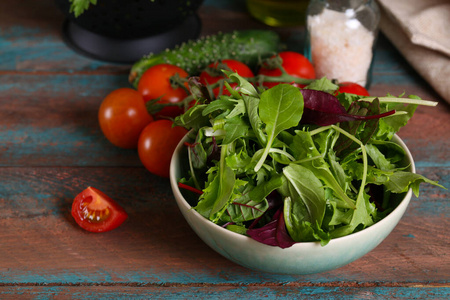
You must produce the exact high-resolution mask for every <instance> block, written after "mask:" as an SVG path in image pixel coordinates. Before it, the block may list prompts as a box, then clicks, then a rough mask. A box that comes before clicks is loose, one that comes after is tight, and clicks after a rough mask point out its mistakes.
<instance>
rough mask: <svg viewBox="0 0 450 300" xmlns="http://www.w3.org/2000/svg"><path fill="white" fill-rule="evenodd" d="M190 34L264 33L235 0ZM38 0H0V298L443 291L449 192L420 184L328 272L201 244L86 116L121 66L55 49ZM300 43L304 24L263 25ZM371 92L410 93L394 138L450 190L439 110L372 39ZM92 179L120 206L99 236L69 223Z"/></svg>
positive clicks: (449, 135)
mask: <svg viewBox="0 0 450 300" xmlns="http://www.w3.org/2000/svg"><path fill="white" fill-rule="evenodd" d="M199 15H200V17H201V19H202V23H203V29H202V35H208V34H213V33H216V32H217V31H230V30H233V29H246V28H267V27H265V25H262V24H261V23H259V22H257V21H255V20H253V19H251V18H250V17H249V15H248V14H247V12H246V10H245V6H243V1H237V0H236V1H213V0H210V1H205V3H204V5H203V6H202V7H201V9H200V11H199ZM63 21H64V17H63V15H62V14H61V13H60V12H59V11H58V10H57V8H56V7H55V5H54V2H53V1H51V0H41V1H33V0H22V1H1V2H0V180H1V181H0V299H35V298H39V299H41V298H42V299H48V298H51V299H53V298H57V299H68V298H70V299H91V298H92V299H111V298H126V299H146V298H168V299H186V298H194V297H195V298H204V299H213V298H223V299H228V298H231V299H237V298H239V299H259V298H268V299H292V298H299V299H303V298H310V299H392V298H404V299H448V298H449V297H450V290H449V289H450V258H449V245H450V243H449V241H450V239H449V234H448V230H449V228H450V222H449V215H450V208H449V198H450V197H449V192H448V190H443V189H439V188H436V187H434V186H430V185H422V186H421V190H420V196H419V198H417V197H413V199H412V201H411V204H410V206H409V207H408V209H407V211H406V213H405V215H404V217H403V218H402V220H401V221H400V223H399V225H398V226H397V227H396V228H395V229H394V231H393V232H392V233H391V234H390V235H389V236H388V238H387V239H386V240H385V241H383V242H382V243H381V244H380V245H379V246H378V247H377V248H376V249H374V250H373V251H372V252H370V253H369V254H367V255H365V256H364V257H362V258H361V259H359V260H357V261H355V262H353V263H351V264H349V265H347V266H345V267H342V268H340V269H337V270H334V271H330V272H325V273H320V274H314V275H308V276H294V275H277V274H269V273H261V272H255V271H252V270H248V269H245V268H243V267H241V266H239V265H236V264H234V263H232V262H230V261H228V260H226V259H225V258H223V257H222V256H220V255H219V254H217V253H216V252H214V251H213V250H211V249H210V248H209V247H208V246H206V244H204V243H203V242H202V241H201V240H200V239H199V238H198V237H197V236H196V235H195V233H194V232H193V231H192V230H191V229H190V228H189V226H188V225H187V223H186V222H185V221H184V219H183V217H182V215H181V213H180V212H179V211H178V208H177V206H176V203H175V200H174V198H173V195H172V193H171V190H170V185H169V182H168V180H167V179H164V178H159V177H157V176H154V175H152V174H150V173H149V172H148V171H146V170H145V169H144V168H143V167H142V165H141V163H140V162H139V158H138V156H137V153H136V151H135V150H123V149H118V148H116V147H114V146H112V145H111V144H110V143H109V142H108V141H107V140H106V139H105V138H104V137H103V135H102V133H101V131H100V128H99V126H98V123H97V122H98V121H97V112H98V107H99V105H100V103H101V101H102V99H103V97H104V96H105V95H106V94H107V93H109V92H110V91H112V90H113V89H116V88H119V87H127V86H129V84H128V82H127V76H128V71H129V68H130V66H129V65H123V64H113V63H106V62H101V61H95V60H92V59H89V58H86V57H83V56H81V55H79V54H77V53H76V52H74V51H73V50H72V49H70V48H68V47H67V46H66V44H65V43H64V42H63V40H62V37H61V27H62V23H63ZM276 30H277V31H278V32H279V33H280V35H281V36H282V37H283V38H284V39H285V40H286V42H287V43H288V44H290V45H292V47H293V48H295V47H298V48H300V46H301V43H302V34H303V33H304V28H301V27H299V28H289V29H286V28H284V29H276ZM373 72H374V73H373V82H372V85H371V87H370V92H371V94H372V95H385V94H386V93H388V92H389V93H391V94H401V93H404V92H405V93H406V94H416V95H419V96H420V97H422V98H424V99H428V100H433V101H438V102H439V105H438V106H437V107H419V108H418V109H417V112H416V114H415V115H414V117H413V119H412V120H411V121H410V123H409V124H408V125H407V126H406V127H405V128H403V129H401V131H400V133H399V136H400V137H401V138H402V139H403V140H404V141H405V143H406V144H407V146H408V147H409V149H410V151H411V152H412V154H413V157H414V159H415V163H416V167H417V172H418V173H421V174H423V175H425V176H427V177H428V178H430V179H433V180H438V181H439V182H440V183H441V184H443V185H445V186H446V187H450V174H449V173H450V156H449V149H450V123H449V121H450V119H449V116H450V108H449V105H448V104H447V103H446V102H445V101H443V100H442V99H440V98H439V96H437V94H436V93H435V92H434V91H433V90H432V89H431V88H430V87H429V85H428V84H427V83H426V82H424V81H423V80H422V79H421V78H420V77H419V76H418V75H417V73H416V72H415V71H414V70H413V69H412V68H411V67H410V66H409V65H408V64H407V63H406V62H405V60H404V59H403V58H402V57H401V55H400V54H399V53H398V52H397V51H396V49H395V48H394V47H393V46H392V44H391V43H390V42H389V41H388V40H387V39H386V38H385V37H383V36H380V38H379V40H378V43H377V48H376V57H375V64H374V69H373ZM87 186H95V187H97V188H98V189H100V190H102V191H104V192H105V193H106V194H108V195H110V196H111V197H113V198H114V199H116V200H117V202H119V203H120V204H121V205H122V206H123V207H124V208H125V210H126V211H127V212H128V214H129V219H128V220H127V221H126V223H124V224H123V225H122V226H121V227H119V228H117V229H116V230H114V231H111V232H107V233H104V234H93V233H88V232H86V231H83V230H82V229H80V228H79V227H78V226H77V225H76V223H75V222H74V220H73V218H72V217H71V215H70V208H71V203H72V201H73V198H74V197H75V196H76V194H78V193H79V192H80V191H82V190H83V189H84V188H86V187H87Z"/></svg>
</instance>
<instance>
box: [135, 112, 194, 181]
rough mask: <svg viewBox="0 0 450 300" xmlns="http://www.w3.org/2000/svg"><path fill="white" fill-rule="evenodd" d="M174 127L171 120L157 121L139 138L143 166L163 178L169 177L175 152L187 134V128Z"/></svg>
mask: <svg viewBox="0 0 450 300" xmlns="http://www.w3.org/2000/svg"><path fill="white" fill-rule="evenodd" d="M172 125H173V122H172V121H170V120H157V121H155V122H152V123H150V124H148V126H147V127H145V128H144V130H143V131H142V133H141V136H140V137H139V143H138V153H139V158H140V159H141V162H142V164H143V165H144V166H145V168H147V170H149V171H150V172H151V173H153V174H155V175H158V176H161V177H169V166H170V160H171V159H172V154H173V151H174V150H175V148H176V146H177V145H178V143H179V142H180V140H181V139H182V138H183V137H184V136H185V135H186V133H187V130H186V129H185V128H183V127H180V126H176V127H172Z"/></svg>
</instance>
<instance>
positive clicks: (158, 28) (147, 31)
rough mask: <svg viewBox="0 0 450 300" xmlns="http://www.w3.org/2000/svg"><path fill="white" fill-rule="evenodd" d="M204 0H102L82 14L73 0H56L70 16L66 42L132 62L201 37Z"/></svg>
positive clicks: (93, 54)
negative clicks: (72, 9) (200, 10)
mask: <svg viewBox="0 0 450 300" xmlns="http://www.w3.org/2000/svg"><path fill="white" fill-rule="evenodd" d="M202 2H203V0H189V1H182V0H154V1H151V0H98V1H97V4H96V5H90V6H89V9H87V10H86V11H84V13H83V14H81V15H80V16H78V17H75V15H74V14H73V13H70V12H69V10H70V2H69V0H56V4H57V6H58V7H59V8H60V9H61V10H62V12H63V13H64V14H65V16H66V21H65V23H64V27H63V33H64V38H65V41H66V43H67V44H68V45H69V46H70V47H72V48H73V49H74V50H76V51H78V52H81V53H82V54H84V55H86V56H89V57H92V58H96V59H100V60H105V61H112V62H122V63H132V62H135V61H137V60H138V59H140V58H141V57H142V56H144V55H146V54H148V53H150V52H153V53H157V52H160V51H163V50H164V49H166V48H172V47H174V46H175V45H177V44H181V43H182V42H184V41H186V40H188V39H194V38H197V37H198V35H199V34H200V29H201V22H200V19H199V18H198V16H197V14H196V11H197V9H198V8H199V7H200V5H201V4H202Z"/></svg>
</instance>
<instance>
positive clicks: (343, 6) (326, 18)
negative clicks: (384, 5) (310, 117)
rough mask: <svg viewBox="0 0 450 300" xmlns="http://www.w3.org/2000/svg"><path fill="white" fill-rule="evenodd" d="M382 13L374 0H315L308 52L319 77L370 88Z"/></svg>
mask: <svg viewBox="0 0 450 300" xmlns="http://www.w3.org/2000/svg"><path fill="white" fill-rule="evenodd" d="M379 21H380V12H379V8H378V6H377V4H376V3H375V1H374V0H330V1H328V0H312V1H311V2H310V4H309V6H308V10H307V18H306V23H307V24H306V25H307V39H306V49H305V55H306V56H307V57H308V58H309V59H310V60H311V62H312V63H313V65H314V68H315V70H316V76H317V78H322V77H327V78H328V79H335V80H337V81H338V82H344V81H351V82H356V83H358V84H360V85H362V86H365V87H368V86H369V84H370V79H371V73H372V61H373V54H374V46H375V41H376V38H377V35H378V25H379Z"/></svg>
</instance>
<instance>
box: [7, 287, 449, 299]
mask: <svg viewBox="0 0 450 300" xmlns="http://www.w3.org/2000/svg"><path fill="white" fill-rule="evenodd" d="M0 296H1V297H2V299H5V300H7V299H17V297H18V296H20V297H22V299H23V298H34V299H35V298H39V297H40V296H45V297H51V298H58V299H115V298H119V297H120V298H126V299H143V298H146V299H150V298H151V299H191V298H196V299H305V298H307V299H330V300H335V299H336V300H340V299H368V300H369V299H448V298H449V297H450V290H449V288H448V287H432V286H431V287H430V286H424V287H417V286H412V287H408V286H407V287H376V286H375V287H364V286H363V287H358V286H356V287H354V286H350V287H349V286H345V285H344V286H341V285H339V284H337V285H335V286H300V287H298V286H296V285H282V286H260V285H257V286H253V285H252V286H200V287H196V286H195V287H190V286H186V287H185V286H181V287H177V286H175V287H173V286H170V287H158V286H151V287H133V286H131V287H130V286H95V287H92V286H75V287H73V286H69V287H67V286H62V287H60V286H50V287H40V286H37V287H33V286H30V287H27V286H25V287H14V286H13V287H1V286H0Z"/></svg>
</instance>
